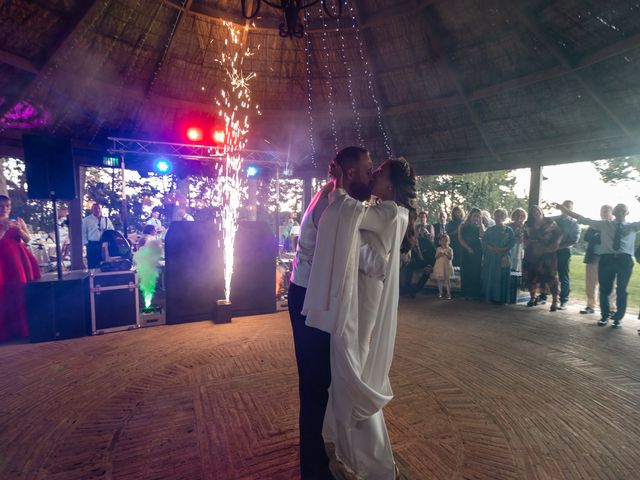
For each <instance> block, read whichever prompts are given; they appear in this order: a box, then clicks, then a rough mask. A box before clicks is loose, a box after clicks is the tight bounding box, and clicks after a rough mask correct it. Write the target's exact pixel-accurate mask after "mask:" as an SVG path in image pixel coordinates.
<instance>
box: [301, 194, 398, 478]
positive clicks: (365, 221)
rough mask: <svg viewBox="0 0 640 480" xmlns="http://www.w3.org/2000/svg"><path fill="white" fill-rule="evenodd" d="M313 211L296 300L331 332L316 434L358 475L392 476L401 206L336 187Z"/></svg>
mask: <svg viewBox="0 0 640 480" xmlns="http://www.w3.org/2000/svg"><path fill="white" fill-rule="evenodd" d="M329 202H330V204H329V206H328V207H327V209H326V210H325V212H324V213H323V215H322V218H321V219H320V223H319V228H318V240H317V243H316V252H315V255H314V261H313V265H312V268H311V276H310V279H309V287H308V289H307V295H306V299H305V304H304V308H303V313H306V315H307V325H309V326H312V327H316V328H319V329H320V330H323V331H326V332H329V333H330V334H331V379H332V383H331V389H330V397H329V404H328V407H327V412H326V415H325V423H324V430H323V436H324V438H325V441H328V442H332V443H334V444H335V447H336V456H337V457H338V459H339V460H340V461H341V462H342V463H343V464H344V465H345V467H346V468H347V469H348V470H349V471H351V473H353V474H354V475H355V476H356V477H357V478H362V479H371V480H390V479H393V478H395V467H394V460H393V453H392V450H391V444H390V441H389V435H388V433H387V428H386V425H385V422H384V416H383V413H382V408H383V407H384V406H385V405H386V404H387V403H388V402H389V401H390V400H391V399H392V398H393V392H392V390H391V385H390V383H389V369H390V367H391V361H392V359H393V348H394V343H395V335H396V324H397V307H398V294H399V293H398V277H399V268H400V245H401V242H402V238H403V236H404V232H405V230H406V227H407V223H408V211H407V210H406V209H405V208H403V207H398V206H397V205H396V204H395V203H394V202H382V203H380V204H378V205H374V206H369V207H367V206H364V205H363V204H362V203H360V202H359V201H357V200H355V199H353V198H351V197H349V196H348V195H346V192H345V191H344V190H341V189H338V190H336V191H334V192H333V193H331V194H330V196H329Z"/></svg>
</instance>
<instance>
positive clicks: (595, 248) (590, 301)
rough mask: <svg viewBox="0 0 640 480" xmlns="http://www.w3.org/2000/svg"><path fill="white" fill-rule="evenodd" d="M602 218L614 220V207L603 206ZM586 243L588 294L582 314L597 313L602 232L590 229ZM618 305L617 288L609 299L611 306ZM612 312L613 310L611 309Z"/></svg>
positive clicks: (586, 284)
mask: <svg viewBox="0 0 640 480" xmlns="http://www.w3.org/2000/svg"><path fill="white" fill-rule="evenodd" d="M600 218H601V219H602V220H609V221H611V220H613V207H612V206H611V205H603V206H602V207H601V208H600ZM584 241H585V242H587V251H586V253H585V255H584V263H585V292H586V294H587V306H586V308H585V309H584V310H580V313H582V314H591V313H595V308H596V288H597V287H598V265H599V264H600V243H601V238H600V231H599V230H596V229H595V228H593V227H589V228H588V229H587V231H586V232H585V234H584ZM615 304H616V292H615V286H614V289H613V290H612V292H611V296H610V297H609V305H611V306H612V305H615ZM610 309H611V310H613V308H611V307H610Z"/></svg>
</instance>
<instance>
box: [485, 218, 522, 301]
mask: <svg viewBox="0 0 640 480" xmlns="http://www.w3.org/2000/svg"><path fill="white" fill-rule="evenodd" d="M493 219H494V222H495V225H494V226H493V227H489V228H488V229H487V231H486V232H485V234H484V237H483V238H482V243H483V245H484V255H483V259H482V288H483V290H484V299H485V301H487V302H494V303H501V304H506V303H509V280H510V279H511V258H510V257H509V253H510V251H511V248H512V247H513V245H514V243H515V235H514V233H513V230H512V229H511V227H508V226H506V225H505V224H504V222H505V220H506V219H507V211H506V210H503V209H502V208H499V209H498V210H496V211H495V213H494V214H493Z"/></svg>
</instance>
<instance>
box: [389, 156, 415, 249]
mask: <svg viewBox="0 0 640 480" xmlns="http://www.w3.org/2000/svg"><path fill="white" fill-rule="evenodd" d="M381 167H382V168H385V167H388V168H389V179H390V180H391V185H392V186H393V193H394V200H395V201H396V203H398V204H399V205H402V206H403V207H404V208H406V209H407V210H409V224H408V225H407V231H406V232H405V234H404V238H403V239H402V245H401V246H400V252H401V253H407V252H409V251H410V250H411V249H412V248H413V247H414V246H415V244H416V227H415V225H416V219H417V218H418V211H417V209H416V199H417V197H418V194H417V193H416V174H415V172H414V171H413V167H412V166H411V165H410V164H409V162H407V161H406V160H405V159H404V158H402V157H400V158H394V159H391V160H387V161H386V162H384V163H383V164H382V166H381Z"/></svg>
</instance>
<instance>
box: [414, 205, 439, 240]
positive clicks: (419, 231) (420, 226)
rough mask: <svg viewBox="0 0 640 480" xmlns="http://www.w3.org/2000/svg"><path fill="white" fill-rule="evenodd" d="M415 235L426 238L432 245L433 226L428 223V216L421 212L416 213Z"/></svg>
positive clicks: (433, 236) (423, 211)
mask: <svg viewBox="0 0 640 480" xmlns="http://www.w3.org/2000/svg"><path fill="white" fill-rule="evenodd" d="M416 235H417V236H418V237H423V238H428V239H429V240H430V241H431V242H432V243H433V240H434V238H435V231H434V228H433V225H431V224H430V223H429V214H428V213H427V212H426V211H425V210H422V211H421V212H420V213H418V221H417V222H416Z"/></svg>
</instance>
